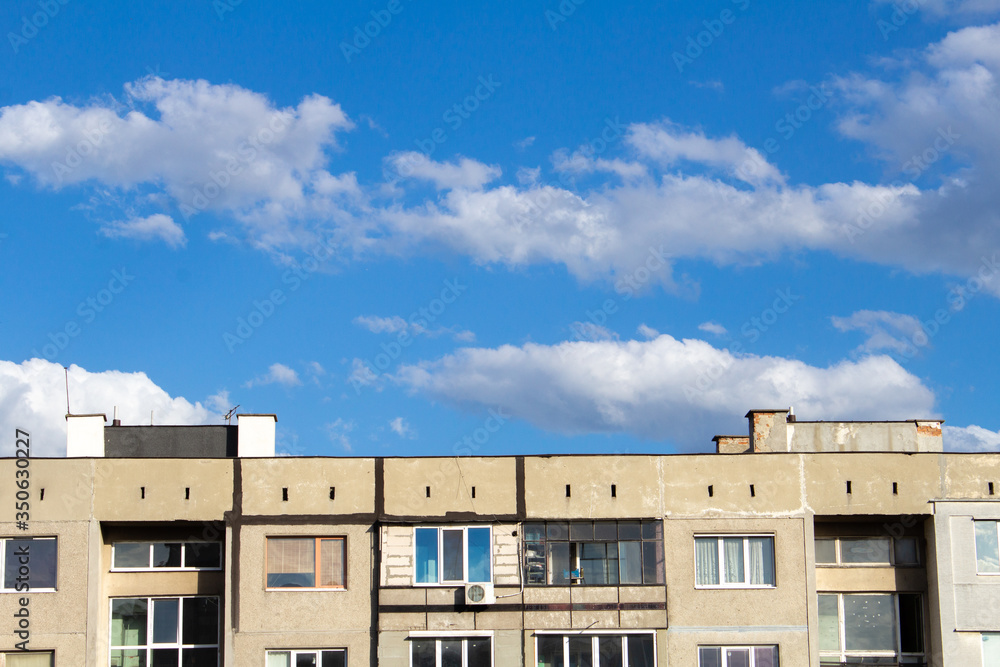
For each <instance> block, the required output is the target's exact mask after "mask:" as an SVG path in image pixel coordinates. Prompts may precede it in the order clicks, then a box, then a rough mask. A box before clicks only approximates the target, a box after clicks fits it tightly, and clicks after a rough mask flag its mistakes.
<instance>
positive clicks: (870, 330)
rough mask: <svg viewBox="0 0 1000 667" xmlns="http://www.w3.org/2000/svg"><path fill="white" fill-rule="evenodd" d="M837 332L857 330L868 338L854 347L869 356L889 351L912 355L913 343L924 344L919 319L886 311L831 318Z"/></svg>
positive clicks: (924, 336) (858, 312)
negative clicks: (871, 353) (873, 353)
mask: <svg viewBox="0 0 1000 667" xmlns="http://www.w3.org/2000/svg"><path fill="white" fill-rule="evenodd" d="M830 321H831V322H832V323H833V326H834V327H836V329H837V330H838V331H844V332H847V331H860V332H862V333H864V334H865V335H866V336H868V339H867V340H865V342H864V343H862V344H861V345H860V346H859V347H858V352H861V353H870V352H881V351H882V350H890V351H892V352H895V353H896V354H901V355H906V356H911V357H912V356H913V354H914V352H915V351H916V347H915V345H914V341H916V342H917V343H919V344H920V345H921V346H924V345H927V344H928V339H927V336H926V335H925V334H924V333H923V325H921V323H920V320H918V319H917V318H915V317H913V316H912V315H903V314H901V313H893V312H889V311H886V310H859V311H857V312H856V313H853V314H852V315H851V316H850V317H831V318H830Z"/></svg>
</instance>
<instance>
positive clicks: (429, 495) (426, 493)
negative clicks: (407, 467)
mask: <svg viewBox="0 0 1000 667" xmlns="http://www.w3.org/2000/svg"><path fill="white" fill-rule="evenodd" d="M424 494H425V495H426V496H427V497H428V498H430V497H431V487H429V486H425V487H424Z"/></svg>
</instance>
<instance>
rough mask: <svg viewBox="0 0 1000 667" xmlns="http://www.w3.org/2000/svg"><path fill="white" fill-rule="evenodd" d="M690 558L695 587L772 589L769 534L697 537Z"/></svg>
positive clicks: (772, 556) (772, 564)
mask: <svg viewBox="0 0 1000 667" xmlns="http://www.w3.org/2000/svg"><path fill="white" fill-rule="evenodd" d="M694 555H695V565H694V569H695V586H696V587H697V588H754V587H756V588H770V587H773V586H774V536H773V535H712V536H701V535H699V536H696V537H695V538H694Z"/></svg>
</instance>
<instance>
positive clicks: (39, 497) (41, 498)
mask: <svg viewBox="0 0 1000 667" xmlns="http://www.w3.org/2000/svg"><path fill="white" fill-rule="evenodd" d="M990 486H992V484H991V485H990ZM38 499H39V500H45V489H42V492H41V493H40V494H38Z"/></svg>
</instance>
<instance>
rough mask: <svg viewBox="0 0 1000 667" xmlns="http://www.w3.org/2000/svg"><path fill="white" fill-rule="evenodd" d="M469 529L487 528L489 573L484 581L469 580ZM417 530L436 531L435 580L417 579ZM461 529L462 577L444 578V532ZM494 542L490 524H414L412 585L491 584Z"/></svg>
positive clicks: (453, 585)
mask: <svg viewBox="0 0 1000 667" xmlns="http://www.w3.org/2000/svg"><path fill="white" fill-rule="evenodd" d="M470 529H480V530H483V529H485V530H488V531H489V537H488V538H487V543H488V544H489V551H488V554H487V555H488V558H487V559H486V560H487V563H488V565H489V569H490V574H489V577H487V580H486V581H470V580H469V530H470ZM418 530H434V531H437V581H419V582H418V581H417V568H418V567H419V565H420V563H419V561H418V560H417V531H418ZM448 530H451V531H459V530H461V531H462V579H461V580H458V579H448V580H445V579H444V561H445V559H444V533H445V531H448ZM493 552H494V543H493V526H492V525H475V524H472V525H461V526H447V525H445V526H441V525H437V526H414V527H413V585H414V586H419V587H427V586H430V587H434V586H437V587H442V586H446V587H452V588H454V587H456V586H465V585H468V584H491V583H493V570H494V565H495V564H494V562H493V558H494V553H493Z"/></svg>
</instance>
